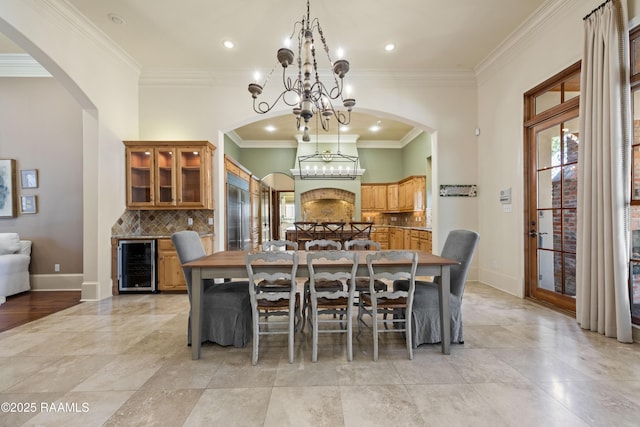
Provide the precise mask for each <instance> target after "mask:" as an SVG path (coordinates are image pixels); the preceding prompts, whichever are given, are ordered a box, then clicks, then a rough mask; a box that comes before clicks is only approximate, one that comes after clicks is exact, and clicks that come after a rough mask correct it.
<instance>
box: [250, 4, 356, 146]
mask: <svg viewBox="0 0 640 427" xmlns="http://www.w3.org/2000/svg"><path fill="white" fill-rule="evenodd" d="M314 31H317V33H318V35H319V36H320V41H321V42H322V47H323V49H324V51H325V53H326V55H327V59H328V61H329V63H330V64H331V67H332V70H333V74H332V77H333V82H331V83H330V85H329V86H332V85H333V86H332V87H331V88H328V87H327V86H325V84H324V83H323V82H322V81H320V76H319V72H318V62H317V57H316V48H315V44H314V43H315V39H314ZM296 35H297V38H298V60H297V65H298V75H297V78H296V79H295V80H293V79H292V77H291V76H287V68H288V67H289V66H290V65H291V64H293V60H294V54H293V51H292V50H291V49H289V48H288V47H283V48H280V49H279V50H278V54H277V58H278V63H279V64H280V65H281V66H282V83H283V85H284V90H283V91H282V92H281V93H280V95H279V96H278V97H277V98H276V99H275V101H273V102H272V103H271V104H269V103H268V102H266V101H259V100H258V96H260V94H262V91H263V89H264V88H265V87H266V86H267V83H268V81H269V78H270V77H271V74H273V72H274V70H275V69H276V67H277V65H276V66H275V67H274V68H272V69H271V72H270V73H269V75H268V76H267V79H266V80H265V82H264V84H262V85H260V84H258V83H255V82H254V83H250V84H249V92H250V93H251V97H252V98H253V110H254V111H255V112H256V113H259V114H264V113H267V112H269V111H271V109H272V108H273V107H274V106H275V105H276V104H278V102H279V101H280V100H282V101H283V102H284V103H285V104H287V105H289V106H291V107H293V114H294V115H295V116H296V123H297V128H298V129H300V125H301V122H304V131H303V136H302V140H303V141H310V138H309V120H310V119H311V118H312V117H313V116H314V114H315V115H316V116H318V115H320V116H321V120H320V123H321V125H322V129H323V130H325V131H328V130H329V119H330V118H331V117H332V116H333V117H335V119H336V121H337V122H338V124H337V125H338V126H340V125H348V124H349V123H350V122H351V109H352V108H353V107H354V106H355V105H356V100H355V99H353V98H346V99H345V98H343V89H344V76H345V75H346V74H347V72H349V61H347V60H346V59H338V60H337V61H335V62H334V61H332V60H331V56H330V55H329V47H328V46H327V41H326V40H325V37H324V33H323V32H322V28H321V27H320V21H319V20H318V18H314V19H313V20H311V18H310V13H309V0H307V14H306V17H305V16H303V17H302V21H297V22H296V23H295V24H294V26H293V32H292V33H291V36H290V37H289V40H293V37H294V36H296ZM303 61H304V62H303ZM338 101H340V102H341V103H342V106H343V107H344V108H345V109H346V113H345V112H343V111H340V110H338V109H336V107H335V106H334V103H337V102H338Z"/></svg>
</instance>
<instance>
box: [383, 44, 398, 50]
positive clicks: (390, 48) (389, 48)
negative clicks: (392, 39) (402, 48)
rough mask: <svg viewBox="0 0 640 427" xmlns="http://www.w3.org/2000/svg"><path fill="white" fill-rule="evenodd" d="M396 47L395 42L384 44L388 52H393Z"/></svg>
mask: <svg viewBox="0 0 640 427" xmlns="http://www.w3.org/2000/svg"><path fill="white" fill-rule="evenodd" d="M395 48H396V44H395V43H387V44H386V45H384V50H386V51H387V52H391V51H392V50H395Z"/></svg>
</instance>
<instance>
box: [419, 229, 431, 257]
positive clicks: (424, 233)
mask: <svg viewBox="0 0 640 427" xmlns="http://www.w3.org/2000/svg"><path fill="white" fill-rule="evenodd" d="M418 233H419V246H418V249H420V250H421V251H425V252H433V248H432V244H431V241H432V240H431V231H428V230H420V231H419V232H418Z"/></svg>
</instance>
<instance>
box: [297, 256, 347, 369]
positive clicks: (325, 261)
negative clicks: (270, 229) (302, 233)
mask: <svg viewBox="0 0 640 427" xmlns="http://www.w3.org/2000/svg"><path fill="white" fill-rule="evenodd" d="M307 267H308V269H309V300H310V302H311V315H310V316H311V317H310V318H311V327H312V329H313V340H312V341H313V353H312V356H311V361H312V362H317V361H318V334H320V333H345V334H346V335H347V359H348V360H349V361H351V360H353V315H352V313H353V302H354V294H355V289H356V286H355V277H356V270H357V268H358V254H357V253H356V252H349V251H341V250H338V251H318V252H310V253H309V254H307ZM333 281H338V282H344V283H346V285H347V287H346V289H328V288H325V287H318V286H317V285H318V283H322V282H333ZM321 314H322V315H323V316H322V317H321V316H320V315H321ZM326 314H333V315H334V316H333V317H328V316H324V315H326ZM337 314H340V319H337V316H336V315H337ZM321 325H322V326H321ZM324 325H332V326H334V327H330V326H327V327H326V328H325V327H324ZM335 325H338V326H339V327H338V328H336V327H335ZM343 325H345V326H344V327H343Z"/></svg>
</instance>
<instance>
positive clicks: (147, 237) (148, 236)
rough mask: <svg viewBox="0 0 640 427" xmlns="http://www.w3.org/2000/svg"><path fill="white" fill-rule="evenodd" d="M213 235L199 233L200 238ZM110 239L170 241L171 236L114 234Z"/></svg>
mask: <svg viewBox="0 0 640 427" xmlns="http://www.w3.org/2000/svg"><path fill="white" fill-rule="evenodd" d="M214 235H215V234H213V233H199V236H200V237H207V236H214ZM111 238H112V239H132V240H133V239H140V240H148V239H170V238H171V234H169V235H166V236H165V235H141V234H114V235H112V236H111Z"/></svg>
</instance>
